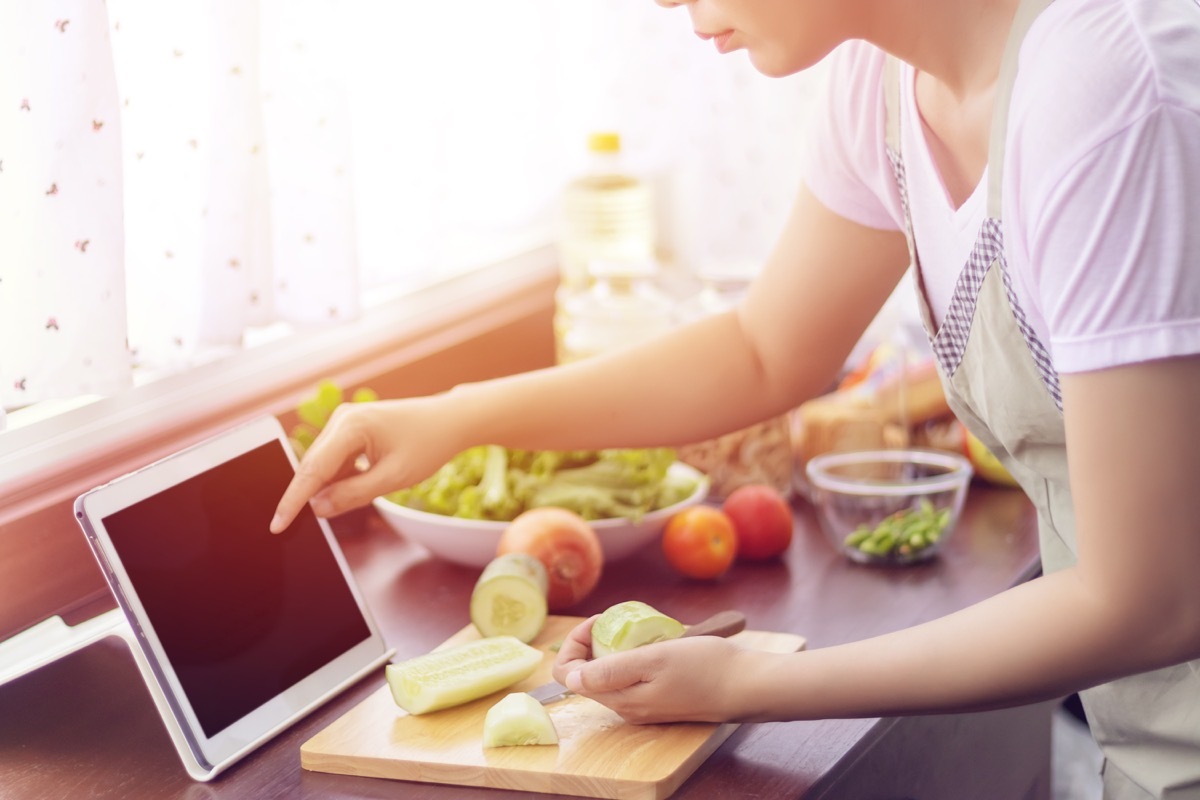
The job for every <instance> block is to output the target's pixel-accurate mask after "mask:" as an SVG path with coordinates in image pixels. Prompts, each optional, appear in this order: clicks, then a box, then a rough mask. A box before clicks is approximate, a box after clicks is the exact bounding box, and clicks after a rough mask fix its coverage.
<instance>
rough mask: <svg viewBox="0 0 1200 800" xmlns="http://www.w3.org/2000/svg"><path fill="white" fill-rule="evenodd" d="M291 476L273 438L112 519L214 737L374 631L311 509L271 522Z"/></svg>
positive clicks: (118, 543) (120, 549)
mask: <svg viewBox="0 0 1200 800" xmlns="http://www.w3.org/2000/svg"><path fill="white" fill-rule="evenodd" d="M292 474H293V471H292V466H291V463H290V461H289V459H288V457H287V454H286V453H285V452H284V450H283V448H282V446H281V443H280V442H278V441H275V442H270V443H267V444H263V445H261V446H258V447H256V448H254V449H252V450H248V451H246V452H244V453H241V454H240V455H238V456H237V457H235V458H233V459H232V460H229V461H226V462H225V463H222V464H220V465H219V466H216V467H214V468H212V469H209V470H207V471H205V472H201V473H199V474H197V475H194V476H192V477H190V478H188V479H187V480H185V481H183V482H181V483H178V484H175V485H174V486H170V487H168V488H166V489H164V490H163V491H161V492H158V493H156V494H153V495H151V496H150V497H147V498H145V499H143V500H140V501H138V502H136V503H134V504H133V505H130V506H128V507H127V508H123V509H121V510H119V511H116V512H113V513H111V514H109V515H107V516H105V517H104V518H103V522H104V527H105V528H106V529H107V531H108V535H109V538H110V540H111V542H112V546H113V547H114V548H115V550H116V552H117V555H118V556H119V558H120V560H121V562H122V563H123V565H124V567H125V570H126V571H127V572H128V574H129V577H130V579H131V582H132V584H133V585H134V586H136V587H137V593H138V596H139V598H140V600H141V603H142V605H143V607H144V608H145V611H146V615H147V617H148V619H149V621H150V624H151V625H152V626H153V628H154V631H155V633H156V634H157V636H158V638H159V640H160V642H161V645H162V648H163V650H164V651H165V653H166V655H167V658H168V659H169V661H170V663H171V665H172V666H173V667H174V669H175V672H176V675H177V677H178V679H179V683H180V685H181V686H182V688H183V690H184V692H185V694H186V695H187V698H188V701H189V702H190V704H191V705H192V708H193V710H194V712H195V714H196V717H197V719H198V721H199V723H200V726H201V728H202V729H203V731H204V733H205V735H206V736H208V737H210V738H211V737H212V736H214V735H215V734H217V733H218V732H220V731H222V730H224V729H225V728H226V727H228V726H229V725H231V724H232V723H234V722H236V721H237V720H239V719H241V718H242V717H244V716H245V715H246V714H248V713H250V712H251V711H253V710H254V709H256V708H258V707H259V706H261V705H262V704H263V703H266V702H267V701H269V700H271V699H272V698H274V697H276V696H278V695H279V694H280V693H282V692H283V691H285V690H286V689H288V688H289V687H291V686H293V685H295V684H296V683H297V682H299V681H301V680H302V679H304V678H305V677H307V676H308V675H310V674H312V673H313V672H314V671H316V670H317V669H319V668H320V667H322V666H324V665H326V664H328V663H329V662H330V661H331V660H332V659H334V658H336V657H337V656H339V655H341V654H342V653H345V652H346V651H347V650H349V649H350V648H352V647H354V646H355V645H357V644H359V643H361V642H363V641H364V640H366V639H367V638H369V637H370V635H371V631H370V630H369V629H368V627H367V624H366V622H365V621H364V620H363V616H362V614H361V613H360V611H359V608H358V605H357V604H356V601H355V597H354V595H353V594H352V593H351V590H350V588H349V586H347V583H346V580H345V578H344V577H343V575H342V573H341V571H340V568H339V564H338V562H337V560H336V558H335V555H334V553H333V552H332V550H331V549H330V547H329V545H328V543H327V542H326V540H325V538H324V534H323V532H322V529H321V527H320V525H319V524H318V522H317V519H316V517H315V516H313V513H312V511H311V509H309V508H307V507H306V508H305V509H304V511H303V512H302V513H301V514H300V516H299V517H298V518H297V519H296V521H295V522H294V523H292V525H291V527H290V528H288V530H287V531H285V532H284V533H282V534H279V535H274V534H271V533H270V532H269V531H268V529H267V526H268V524H269V523H270V521H271V517H272V515H273V514H274V513H275V504H276V502H277V501H278V499H279V498H280V497H281V496H282V495H283V491H284V489H285V488H286V487H287V484H288V481H289V480H290V479H291V477H292Z"/></svg>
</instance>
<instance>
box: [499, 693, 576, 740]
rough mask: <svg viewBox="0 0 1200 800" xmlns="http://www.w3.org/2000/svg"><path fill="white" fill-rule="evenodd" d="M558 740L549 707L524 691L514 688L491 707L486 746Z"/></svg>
mask: <svg viewBox="0 0 1200 800" xmlns="http://www.w3.org/2000/svg"><path fill="white" fill-rule="evenodd" d="M526 744H558V731H556V730H555V729H554V721H553V720H551V719H550V713H549V712H548V711H546V707H545V706H544V705H542V704H541V703H539V702H538V701H537V700H535V699H533V697H531V696H530V695H529V694H527V693H525V692H511V693H509V694H507V695H505V696H504V699H502V700H501V701H500V702H498V703H496V705H494V706H492V707H491V708H489V709H488V712H487V716H486V717H484V720H483V746H484V747H509V746H512V745H526Z"/></svg>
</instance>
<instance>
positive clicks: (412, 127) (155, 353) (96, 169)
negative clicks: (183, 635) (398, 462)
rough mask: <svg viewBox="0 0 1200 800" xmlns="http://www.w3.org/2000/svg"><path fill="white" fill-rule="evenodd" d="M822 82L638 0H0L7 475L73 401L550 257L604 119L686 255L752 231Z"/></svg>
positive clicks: (129, 402)
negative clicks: (776, 66) (570, 182)
mask: <svg viewBox="0 0 1200 800" xmlns="http://www.w3.org/2000/svg"><path fill="white" fill-rule="evenodd" d="M813 82H814V76H812V75H803V76H795V77H794V78H789V79H784V80H770V79H767V78H763V77H761V76H759V75H757V73H755V72H754V71H753V69H752V68H751V67H750V65H749V64H748V62H747V61H746V60H745V58H744V56H742V55H738V56H734V57H730V58H720V57H718V56H717V55H716V54H715V53H713V52H712V49H711V46H710V45H707V44H706V43H704V42H702V41H700V40H699V39H697V38H695V37H694V36H693V35H692V32H691V29H690V22H689V20H688V18H687V15H686V13H684V12H682V11H674V12H669V11H665V10H663V9H661V8H658V7H656V6H655V5H654V4H653V3H651V2H649V0H571V2H569V3H564V2H561V0H511V1H510V2H506V3H503V4H499V3H489V2H482V0H480V1H479V2H474V1H473V0H472V2H468V3H466V4H443V3H391V2H385V0H357V1H356V2H342V3H339V2H334V0H305V1H304V2H294V1H291V0H288V1H285V0H257V2H250V1H247V0H238V1H236V2H235V1H234V0H213V1H212V2H208V3H191V4H182V5H180V4H155V3H147V2H143V1H142V0H109V2H108V3H107V5H105V4H97V3H92V2H86V1H85V0H75V2H62V3H56V4H53V5H45V4H38V3H16V4H5V5H4V7H3V8H2V9H0V103H3V104H4V105H3V107H0V227H2V229H3V235H0V405H2V406H3V408H4V409H6V410H8V412H9V428H10V430H9V432H8V433H6V434H3V435H0V467H4V468H3V469H0V481H3V480H4V479H5V477H6V476H8V475H11V474H16V472H17V471H19V470H21V469H23V468H25V465H27V462H25V461H23V460H21V457H20V456H21V454H20V452H19V451H20V450H21V449H22V448H23V447H25V446H26V445H28V444H30V443H31V442H37V443H38V447H39V448H40V449H41V450H42V451H43V452H45V453H46V458H48V459H50V460H51V461H52V460H53V458H55V457H58V456H62V455H65V454H68V453H69V452H70V450H71V448H72V447H74V446H77V443H76V444H72V441H73V440H72V439H71V435H70V434H71V430H69V429H70V428H71V427H72V426H73V425H76V426H77V425H78V424H79V423H78V422H71V421H70V420H71V419H74V420H76V421H79V420H87V422H86V426H87V427H88V428H89V430H94V429H95V427H96V426H100V427H102V426H104V425H105V424H106V422H105V421H106V420H108V421H110V422H111V421H113V420H120V422H121V424H123V425H137V424H139V419H141V418H142V415H140V414H139V413H138V412H137V410H136V406H137V403H138V402H140V401H139V398H145V397H147V396H150V395H147V394H146V393H145V392H142V393H141V394H139V391H140V390H141V389H142V388H144V387H146V386H149V385H152V384H154V383H155V382H157V381H160V380H170V381H174V385H175V386H176V389H175V390H174V391H179V390H180V389H179V387H194V388H195V390H196V391H197V392H199V393H201V394H203V393H204V392H205V391H206V390H205V388H204V386H202V385H201V384H203V383H204V382H206V381H208V382H212V381H216V382H217V383H216V384H215V385H217V386H219V385H220V384H221V382H222V381H228V380H230V376H231V375H242V374H245V375H251V376H252V375H253V374H261V371H262V370H263V369H270V368H284V367H281V366H280V364H281V363H283V362H278V363H275V364H274V366H273V367H272V366H270V365H271V363H272V362H271V359H272V358H274V356H272V355H271V353H272V352H277V353H282V354H286V353H288V352H290V353H292V354H293V355H292V357H294V356H295V353H296V352H297V350H296V348H297V347H300V345H287V344H286V341H287V340H288V339H290V338H291V337H304V336H312V335H314V332H324V333H327V332H330V331H333V332H334V333H332V334H330V335H331V336H332V337H333V339H329V338H328V337H327V338H326V339H323V340H322V339H319V338H318V339H310V341H318V342H320V341H324V342H329V341H333V340H336V339H337V337H338V335H339V334H337V333H336V331H337V330H338V329H339V328H342V327H343V326H347V325H352V324H355V322H356V321H357V322H358V323H359V324H361V322H362V320H363V319H365V318H367V317H369V316H370V315H371V314H372V312H373V310H375V311H378V310H379V309H383V308H384V307H385V306H384V305H383V304H385V303H387V302H400V303H408V305H407V306H402V308H407V309H409V310H410V311H411V309H412V308H413V305H412V304H413V303H417V304H420V303H424V302H427V300H426V299H425V298H435V297H436V298H440V299H439V300H436V302H448V301H446V299H445V298H446V297H447V296H448V295H447V294H446V292H447V291H449V292H450V293H451V295H449V296H452V293H453V292H454V291H485V290H486V288H485V287H486V286H488V285H491V284H490V283H489V281H496V280H502V276H499V277H498V276H496V275H494V274H493V275H490V276H488V277H484V278H482V279H471V278H470V276H472V275H476V276H478V275H480V274H485V273H489V272H490V273H495V272H496V271H497V270H501V271H502V270H514V269H522V268H524V269H529V268H530V260H529V259H530V258H541V260H542V263H543V264H544V263H545V262H546V260H547V259H548V258H551V257H552V247H551V245H552V243H553V236H554V229H555V218H554V215H555V209H556V206H555V203H556V199H557V193H558V191H559V188H560V187H561V186H562V184H563V183H564V182H565V180H567V178H568V177H569V176H570V175H572V174H574V173H576V172H578V171H579V170H581V169H582V168H583V164H584V156H585V154H584V152H583V150H584V147H583V143H584V141H585V138H586V134H587V133H588V132H589V131H592V130H596V129H616V130H619V131H620V132H621V133H622V137H623V141H624V143H625V146H626V150H627V153H628V155H629V157H630V165H631V167H632V168H633V169H634V170H636V171H637V172H639V173H640V174H642V175H644V176H646V177H647V178H648V179H649V180H652V181H653V183H654V186H655V189H656V193H657V196H658V198H659V206H660V216H661V220H660V222H661V224H660V230H661V232H662V238H663V243H664V246H665V247H666V249H667V250H668V251H669V252H670V253H671V254H672V259H673V263H674V265H675V266H676V267H677V268H679V269H683V270H688V269H691V268H694V267H695V266H698V265H699V264H700V263H702V262H703V261H704V260H705V259H710V258H738V259H746V258H749V259H761V258H762V257H763V256H764V255H765V253H766V252H767V250H768V248H769V246H770V243H771V240H772V239H773V238H774V235H775V233H776V231H777V229H778V227H779V226H780V225H781V224H782V221H783V219H784V216H785V214H786V211H787V206H788V204H789V203H790V199H791V197H792V195H793V193H794V191H795V186H796V183H797V180H798V173H797V164H798V154H799V148H800V141H801V136H802V132H803V114H804V110H805V107H806V104H807V102H808V100H809V98H810V96H811V94H812V87H813ZM516 265H523V266H516ZM455 287H459V288H457V289H456V288H455ZM429 302H435V301H434V300H429ZM394 313H409V312H408V311H398V312H394ZM324 333H322V335H324ZM344 340H345V336H343V339H342V341H343V342H344ZM261 342H273V343H274V345H273V347H274V349H273V350H272V348H271V347H268V346H266V345H259V344H258V343H261ZM281 342H283V343H284V344H280V343H281ZM322 346H324V345H322ZM289 347H290V348H291V349H290V350H289ZM259 348H262V349H261V353H260V354H259V355H257V356H254V357H253V359H251V360H249V361H247V360H246V359H247V352H248V349H249V350H255V349H259ZM280 357H281V358H282V357H283V356H280ZM239 358H240V359H242V361H241V362H240V363H241V364H242V365H243V366H242V367H241V368H240V369H239V368H238V367H236V364H237V363H238V362H237V359H239ZM255 359H257V360H255ZM264 359H265V361H264ZM250 364H252V365H255V366H246V365H250ZM264 364H267V365H268V366H266V367H264V366H263V365H264ZM230 365H234V366H230ZM250 379H252V377H251V378H250ZM188 390H189V391H191V388H189V389H188ZM207 392H208V395H207V396H211V397H219V395H220V390H219V389H212V388H211V386H210V388H209V389H208V390H207ZM160 396H161V393H160ZM89 401H95V402H93V403H92V406H93V408H92V409H91V410H90V411H88V412H87V413H86V414H81V413H80V412H79V409H78V407H79V406H80V405H81V404H84V403H87V402H89ZM63 408H67V409H75V412H74V416H72V415H71V414H59V413H57V412H58V411H59V410H61V409H63ZM164 413H167V412H164ZM77 432H78V431H77ZM18 433H20V434H21V436H15V434H18ZM89 435H91V434H89ZM5 438H7V439H8V442H7V443H5V442H4V441H3V439H5ZM60 439H61V446H60V445H59V444H55V443H56V442H59V440H60ZM47 443H50V444H47ZM6 444H7V446H4V445H6ZM46 448H49V449H46ZM56 448H57V449H56ZM56 454H57V455H56ZM5 461H7V462H8V463H7V464H5V463H4V462H5Z"/></svg>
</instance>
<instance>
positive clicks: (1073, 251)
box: [805, 0, 1200, 373]
mask: <svg viewBox="0 0 1200 800" xmlns="http://www.w3.org/2000/svg"><path fill="white" fill-rule="evenodd" d="M830 58H831V59H832V63H831V64H830V67H831V69H830V70H829V71H828V84H827V87H826V90H825V92H824V95H823V100H822V101H821V102H819V103H818V104H817V106H816V107H815V109H816V110H815V112H814V113H815V114H816V115H817V117H816V118H815V119H814V124H813V128H812V132H811V133H812V135H811V137H810V144H809V149H808V153H807V156H806V159H805V177H806V181H807V183H808V185H809V187H810V189H811V190H812V191H813V193H814V194H815V195H816V196H817V198H818V199H820V200H821V202H823V203H824V204H825V205H827V206H828V207H829V208H830V209H832V210H833V211H835V212H837V213H838V214H840V215H842V216H844V217H847V218H848V219H851V220H853V221H855V222H858V223H860V224H863V225H868V226H871V227H875V228H885V229H903V225H904V217H903V212H902V209H901V205H900V196H899V193H898V190H897V187H896V181H895V178H894V176H893V172H892V169H891V166H890V164H889V163H888V160H887V155H886V149H885V142H884V125H885V117H884V101H883V89H882V79H883V64H884V54H883V53H882V52H881V51H880V50H878V49H877V48H875V47H873V46H872V45H870V44H867V43H866V42H860V41H855V42H847V43H846V44H845V45H842V46H841V47H840V48H838V50H837V51H836V52H835V53H833V54H832V55H831V56H830ZM913 81H914V72H913V69H912V68H911V67H908V66H905V67H904V68H903V70H902V72H901V85H902V87H903V91H902V103H903V111H902V118H903V119H904V120H905V123H906V124H905V125H904V126H903V128H902V131H901V136H902V139H901V148H902V151H903V158H904V164H905V170H906V181H907V184H908V186H907V188H908V194H909V201H910V204H911V210H912V218H913V228H914V238H915V240H916V244H917V252H918V255H919V256H920V259H921V268H922V270H923V272H922V277H923V279H924V281H925V284H926V295H927V297H928V298H929V301H930V305H931V311H932V312H933V314H934V317H935V319H936V320H938V321H940V319H941V317H942V315H943V314H944V313H945V312H946V309H947V307H948V304H949V298H950V295H951V292H952V291H953V287H954V282H955V281H956V280H957V278H958V275H959V273H960V272H961V271H962V268H963V266H964V265H965V264H966V262H967V256H968V254H969V252H970V250H971V248H972V246H973V245H974V243H975V239H976V237H977V235H978V232H979V229H980V224H981V223H982V221H983V219H984V217H985V215H986V214H987V181H988V175H987V173H986V171H985V174H984V176H983V178H982V179H981V181H980V184H979V186H978V187H976V189H975V192H974V193H973V194H972V196H971V197H970V198H969V199H968V200H967V201H966V202H965V203H964V204H963V205H962V206H961V207H959V208H954V207H953V204H952V203H951V201H950V199H949V196H948V194H947V193H946V191H945V188H944V185H943V183H942V182H941V179H940V176H939V175H938V173H937V170H936V169H935V167H934V163H933V160H932V157H931V156H930V153H929V150H928V147H927V145H926V141H925V136H924V133H923V131H922V128H921V123H920V118H919V116H918V113H917V109H916V105H915V101H914V95H913V89H912V87H913ZM1006 140H1007V141H1006V155H1005V158H1006V161H1005V164H1004V176H1003V181H1004V183H1003V187H1002V191H1003V204H1002V220H1003V231H1004V246H1005V251H1006V257H1007V263H1008V268H1009V271H1010V272H1011V274H1012V278H1013V285H1014V289H1015V291H1016V295H1017V299H1018V302H1019V303H1020V304H1021V306H1022V308H1023V309H1024V311H1025V315H1026V318H1027V319H1028V321H1029V323H1030V324H1031V326H1032V327H1033V330H1034V333H1035V334H1036V335H1037V337H1038V338H1039V339H1040V340H1041V341H1042V342H1044V343H1046V344H1047V346H1048V347H1049V350H1050V354H1051V357H1052V359H1053V361H1054V366H1055V368H1056V370H1057V371H1058V372H1060V373H1069V372H1081V371H1087V370H1094V369H1103V368H1105V367H1111V366H1117V365H1120V364H1129V363H1133V362H1138V361H1146V360H1151V359H1157V358H1165V357H1170V356H1179V355H1189V354H1195V353H1200V2H1198V0H1057V2H1054V3H1052V4H1051V5H1050V6H1049V8H1047V9H1046V10H1045V11H1044V12H1042V14H1041V16H1040V17H1038V19H1037V20H1036V21H1035V22H1034V24H1033V27H1032V28H1031V29H1030V31H1029V33H1028V34H1027V36H1026V38H1025V41H1024V42H1023V44H1022V47H1021V54H1020V66H1019V71H1018V74H1017V80H1016V84H1015V85H1014V87H1013V94H1012V105H1011V108H1010V111H1009V118H1008V128H1007V134H1006Z"/></svg>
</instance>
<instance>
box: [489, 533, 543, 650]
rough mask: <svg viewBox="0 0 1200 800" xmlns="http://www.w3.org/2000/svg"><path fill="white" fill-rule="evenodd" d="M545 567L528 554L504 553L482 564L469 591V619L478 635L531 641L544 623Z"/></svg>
mask: <svg viewBox="0 0 1200 800" xmlns="http://www.w3.org/2000/svg"><path fill="white" fill-rule="evenodd" d="M548 586H549V580H548V576H547V575H546V567H545V566H543V565H542V562H541V561H539V560H538V559H537V558H535V557H533V556H531V555H529V554H528V553H506V554H504V555H502V556H497V557H496V558H494V559H492V561H491V562H490V563H489V564H488V565H487V566H486V567H484V570H483V574H481V575H480V576H479V580H478V581H476V582H475V589H474V590H473V591H472V592H471V622H473V623H475V627H476V628H478V629H479V633H480V635H482V636H515V637H516V638H518V639H520V640H521V641H522V642H531V641H533V639H534V637H536V636H537V635H538V634H539V633H541V632H542V627H543V626H544V625H545V624H546V609H547V606H546V590H547V587H548Z"/></svg>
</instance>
